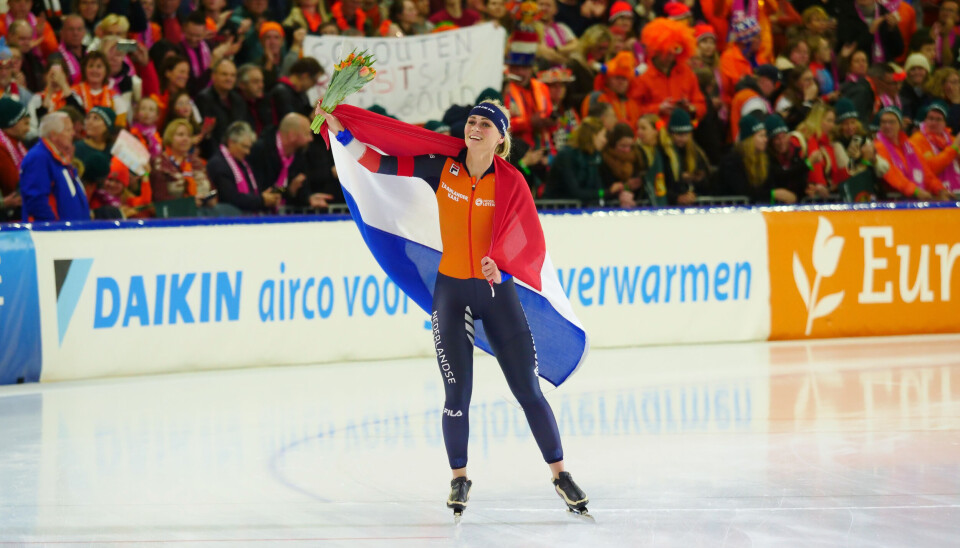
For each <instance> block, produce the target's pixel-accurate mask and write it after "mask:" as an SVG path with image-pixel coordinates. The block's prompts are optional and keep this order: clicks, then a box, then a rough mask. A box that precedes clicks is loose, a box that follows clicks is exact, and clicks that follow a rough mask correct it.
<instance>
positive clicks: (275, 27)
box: [257, 21, 287, 38]
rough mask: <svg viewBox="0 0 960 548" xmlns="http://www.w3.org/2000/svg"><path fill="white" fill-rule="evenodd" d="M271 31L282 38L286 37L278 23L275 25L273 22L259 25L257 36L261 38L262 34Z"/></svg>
mask: <svg viewBox="0 0 960 548" xmlns="http://www.w3.org/2000/svg"><path fill="white" fill-rule="evenodd" d="M272 30H273V31H277V32H279V33H280V36H283V37H284V38H286V37H287V33H285V32H283V27H281V26H280V23H275V22H273V21H267V22H266V23H263V24H262V25H260V33H259V34H258V35H257V36H258V37H260V38H263V35H264V34H266V33H268V32H270V31H272Z"/></svg>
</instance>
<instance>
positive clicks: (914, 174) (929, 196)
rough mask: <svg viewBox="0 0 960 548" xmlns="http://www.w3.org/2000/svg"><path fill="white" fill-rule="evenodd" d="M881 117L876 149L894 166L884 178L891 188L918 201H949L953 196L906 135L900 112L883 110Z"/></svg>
mask: <svg viewBox="0 0 960 548" xmlns="http://www.w3.org/2000/svg"><path fill="white" fill-rule="evenodd" d="M879 117H880V132H879V133H877V140H876V147H877V154H878V155H879V156H880V157H881V158H883V159H884V160H886V161H887V162H889V163H890V169H889V170H888V171H887V173H886V174H885V175H884V176H883V181H884V182H885V183H886V184H887V186H888V187H890V188H892V189H893V190H895V191H897V192H899V193H900V194H902V195H904V196H905V197H909V198H916V199H918V200H924V201H929V200H947V199H949V198H950V193H949V192H947V190H946V189H944V188H943V184H942V183H941V182H940V179H939V178H937V176H936V175H934V174H933V171H932V170H931V169H930V166H929V165H928V164H927V162H925V161H924V160H923V158H922V157H921V156H920V154H919V153H918V152H917V149H916V148H915V147H914V146H913V144H912V143H911V142H910V141H909V140H908V139H907V134H906V133H904V132H903V115H902V114H901V113H900V109H898V108H897V107H892V106H891V107H884V108H882V109H880V113H879Z"/></svg>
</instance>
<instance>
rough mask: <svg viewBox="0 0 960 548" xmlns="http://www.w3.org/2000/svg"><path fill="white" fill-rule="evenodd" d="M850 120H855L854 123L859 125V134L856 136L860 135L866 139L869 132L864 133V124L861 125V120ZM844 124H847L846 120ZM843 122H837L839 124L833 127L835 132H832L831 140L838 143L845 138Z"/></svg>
mask: <svg viewBox="0 0 960 548" xmlns="http://www.w3.org/2000/svg"><path fill="white" fill-rule="evenodd" d="M849 120H853V121H854V122H856V124H857V132H856V135H859V136H861V137H865V136H866V135H867V132H866V131H864V129H863V124H861V123H860V120H859V119H857V118H849ZM843 122H846V120H844V121H843ZM843 122H837V124H836V125H835V126H833V132H832V133H831V135H830V138H831V139H832V140H834V141H836V140H839V139H841V138H843V127H842V126H843Z"/></svg>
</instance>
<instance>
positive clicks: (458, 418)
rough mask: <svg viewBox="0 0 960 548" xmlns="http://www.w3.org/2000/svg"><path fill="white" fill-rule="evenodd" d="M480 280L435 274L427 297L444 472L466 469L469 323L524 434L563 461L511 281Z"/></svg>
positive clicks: (470, 379)
mask: <svg viewBox="0 0 960 548" xmlns="http://www.w3.org/2000/svg"><path fill="white" fill-rule="evenodd" d="M494 287H495V288H496V296H495V297H494V296H492V295H491V291H490V286H489V284H488V283H487V282H486V281H485V280H477V279H471V280H458V279H456V278H451V277H449V276H444V275H443V274H437V284H436V288H435V289H434V292H433V344H434V347H435V348H436V351H437V363H438V364H439V366H440V374H441V375H442V376H443V387H444V392H445V393H446V402H445V403H444V409H443V418H442V423H443V442H444V444H445V445H446V447H447V458H448V459H449V461H450V468H454V469H456V468H463V467H464V466H466V465H467V439H468V437H469V433H470V421H469V411H470V394H471V392H473V340H474V319H482V320H483V330H484V333H485V334H486V337H487V341H488V342H489V343H490V348H491V349H492V350H493V354H494V355H495V356H496V357H497V361H498V362H499V363H500V369H501V370H502V371H503V376H504V377H506V379H507V384H508V385H509V386H510V391H511V392H513V396H514V397H515V398H517V401H518V402H520V405H521V406H522V407H523V412H524V414H525V415H526V416H527V422H528V423H529V424H530V430H531V431H532V432H533V437H534V439H535V440H536V441H537V445H538V446H539V447H540V452H541V453H542V454H543V459H544V460H545V461H546V462H548V463H554V462H558V461H561V460H563V448H562V447H561V446H560V432H559V430H558V429H557V419H556V418H554V416H553V411H552V410H551V409H550V404H549V403H547V400H546V398H544V397H543V392H541V391H540V384H539V381H538V378H537V352H536V349H535V348H534V345H533V335H531V334H530V328H529V327H528V326H527V317H526V316H525V315H524V313H523V308H522V307H521V306H520V300H519V299H518V298H517V289H516V287H515V286H514V284H513V279H510V280H507V281H506V282H504V283H502V284H499V285H494Z"/></svg>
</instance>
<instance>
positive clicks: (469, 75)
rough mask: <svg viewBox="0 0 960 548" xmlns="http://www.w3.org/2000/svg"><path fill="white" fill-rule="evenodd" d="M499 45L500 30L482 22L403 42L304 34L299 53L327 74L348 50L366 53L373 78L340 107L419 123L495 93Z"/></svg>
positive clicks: (501, 48) (500, 63)
mask: <svg viewBox="0 0 960 548" xmlns="http://www.w3.org/2000/svg"><path fill="white" fill-rule="evenodd" d="M505 41H506V33H505V32H504V30H503V28H501V27H498V26H494V25H493V24H492V23H487V24H482V25H474V26H472V27H467V28H462V29H456V30H449V31H444V32H438V33H434V34H426V35H422V36H409V37H404V38H363V37H347V36H308V37H307V38H306V39H305V40H304V43H303V51H304V54H305V55H309V56H311V57H314V58H315V59H317V61H319V62H320V65H321V66H323V69H324V70H325V71H326V73H327V74H328V75H330V76H332V75H333V71H334V69H333V66H334V65H335V64H336V63H338V62H340V60H341V59H344V58H345V57H346V56H347V55H349V54H350V52H352V51H354V50H356V51H357V52H361V51H364V50H366V51H367V52H369V53H370V54H372V55H373V56H374V58H375V59H376V63H375V65H374V68H376V69H377V77H376V78H375V79H374V80H373V82H371V83H369V84H367V86H366V87H364V88H363V89H362V90H360V92H358V93H355V94H353V95H352V96H350V97H348V98H347V100H346V103H347V104H350V105H354V106H358V107H361V108H370V107H371V106H373V105H380V106H382V107H383V108H384V109H386V111H387V112H388V113H389V114H391V115H393V116H396V117H397V118H399V119H401V120H403V121H404V122H409V123H411V124H422V123H424V122H427V121H429V120H440V119H441V118H442V117H443V113H444V112H446V110H447V109H448V108H449V107H450V106H451V105H473V104H474V103H475V102H476V99H477V96H478V95H480V92H481V91H483V90H484V89H486V88H494V89H496V90H499V89H501V88H502V87H503V52H504V44H505ZM311 99H312V100H316V98H315V97H311Z"/></svg>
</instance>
